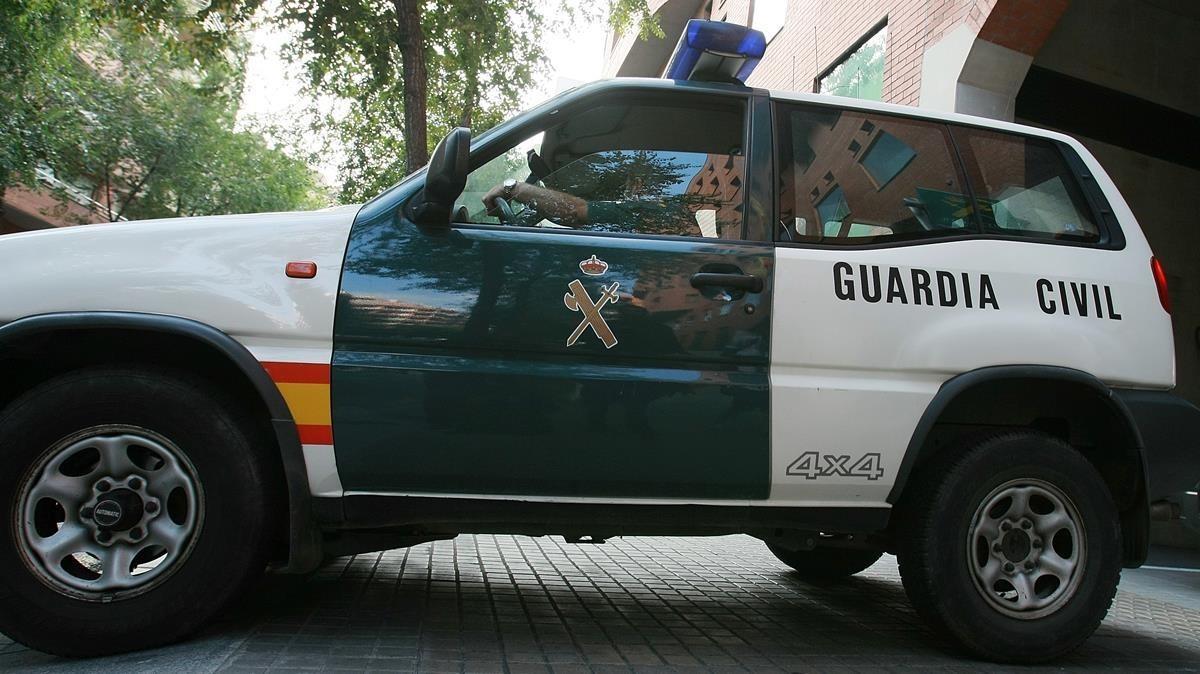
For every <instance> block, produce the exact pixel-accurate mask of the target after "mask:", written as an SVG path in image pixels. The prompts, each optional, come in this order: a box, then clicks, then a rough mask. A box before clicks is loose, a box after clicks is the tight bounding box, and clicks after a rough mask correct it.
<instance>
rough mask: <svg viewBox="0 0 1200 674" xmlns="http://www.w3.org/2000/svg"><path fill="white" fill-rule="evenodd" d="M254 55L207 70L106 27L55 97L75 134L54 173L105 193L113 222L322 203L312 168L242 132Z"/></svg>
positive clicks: (64, 137)
mask: <svg viewBox="0 0 1200 674" xmlns="http://www.w3.org/2000/svg"><path fill="white" fill-rule="evenodd" d="M245 52H246V48H245V45H244V43H243V44H237V43H232V44H231V45H230V46H229V47H228V50H227V56H226V57H225V58H221V59H215V60H213V61H211V62H209V63H207V64H206V65H200V62H198V61H197V60H195V59H194V58H191V57H190V56H188V55H186V54H182V53H179V52H176V51H174V50H171V49H163V48H162V44H161V43H160V42H159V41H158V40H156V39H154V38H153V37H152V36H149V35H143V34H141V33H139V32H137V31H132V30H130V28H129V26H128V25H126V24H122V23H118V24H116V25H114V26H113V27H111V28H110V29H109V30H105V31H101V32H100V33H98V34H97V35H95V36H94V37H93V39H92V41H91V43H90V45H89V48H88V52H87V54H86V56H85V57H83V58H79V59H76V60H74V61H73V62H72V63H71V64H70V66H69V67H67V68H65V69H64V71H63V72H62V73H61V76H60V77H59V78H58V79H57V81H56V82H55V86H54V87H53V88H52V89H50V90H48V91H47V92H46V93H47V94H48V96H49V99H48V101H47V109H50V110H55V111H57V116H58V118H59V119H60V120H62V122H63V124H62V128H63V130H64V131H63V132H61V133H59V134H58V135H57V136H56V137H55V138H54V140H53V142H52V144H51V147H52V149H53V151H52V153H51V156H52V157H53V163H51V164H50V166H51V167H52V168H53V169H54V170H55V171H56V173H57V174H59V175H61V176H72V177H79V178H82V179H86V180H88V181H89V182H90V183H91V184H92V185H93V186H95V187H96V188H97V191H98V193H99V195H100V200H101V202H102V203H104V204H105V206H106V207H107V209H108V214H109V217H110V219H113V220H116V219H119V218H121V217H127V218H142V217H168V216H171V215H209V214H217V213H235V212H253V211H262V210H291V209H295V208H303V207H310V206H316V205H320V204H321V199H320V196H319V190H318V189H317V184H316V180H315V176H314V175H313V174H312V172H311V171H309V170H308V168H307V167H306V166H305V165H304V164H303V163H302V162H300V161H298V160H295V159H291V158H290V157H289V156H288V155H286V154H285V153H283V152H282V151H280V150H278V149H275V148H271V147H269V146H268V145H267V144H266V142H265V141H264V140H263V139H262V137H261V136H260V135H258V134H255V133H251V132H247V131H235V130H234V121H235V116H236V111H237V103H238V100H239V98H240V96H241V88H242V74H243V72H244V60H245ZM67 130H75V131H76V132H77V133H79V135H72V134H70V133H67V132H66V131H67Z"/></svg>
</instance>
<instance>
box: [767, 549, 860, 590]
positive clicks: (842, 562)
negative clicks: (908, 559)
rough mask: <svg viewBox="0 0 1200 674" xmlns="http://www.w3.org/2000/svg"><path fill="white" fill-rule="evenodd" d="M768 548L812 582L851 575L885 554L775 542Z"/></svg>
mask: <svg viewBox="0 0 1200 674" xmlns="http://www.w3.org/2000/svg"><path fill="white" fill-rule="evenodd" d="M767 548H768V549H770V551H771V554H773V555H775V558H776V559H778V560H779V561H781V562H783V563H784V564H787V565H788V566H790V567H792V569H794V570H795V571H796V575H798V576H799V577H800V578H801V580H805V581H808V582H812V583H828V582H830V581H834V580H838V579H841V578H848V577H850V576H853V575H854V574H856V573H858V572H860V571H864V570H866V569H867V568H869V567H870V566H871V565H872V564H874V563H875V562H877V561H879V558H880V557H882V556H883V552H881V551H878V550H855V549H851V548H820V547H818V548H813V549H812V550H786V549H784V548H780V547H777V546H774V545H767Z"/></svg>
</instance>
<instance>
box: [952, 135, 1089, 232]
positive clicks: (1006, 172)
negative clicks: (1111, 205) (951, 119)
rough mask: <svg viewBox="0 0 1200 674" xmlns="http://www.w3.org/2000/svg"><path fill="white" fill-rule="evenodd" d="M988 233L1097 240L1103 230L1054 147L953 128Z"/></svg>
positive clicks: (1039, 140)
mask: <svg viewBox="0 0 1200 674" xmlns="http://www.w3.org/2000/svg"><path fill="white" fill-rule="evenodd" d="M952 133H953V134H954V138H955V142H957V143H958V146H959V148H960V151H961V152H962V155H963V163H964V165H965V168H966V171H967V175H968V177H969V178H970V180H971V187H972V189H973V190H974V192H975V199H976V203H977V205H978V208H979V215H980V219H981V220H982V222H983V226H984V228H985V230H986V231H991V232H992V233H999V234H1008V235H1016V236H1028V237H1034V238H1051V239H1064V240H1078V241H1097V240H1099V238H1100V229H1099V227H1097V225H1096V221H1095V219H1094V218H1093V217H1092V215H1091V209H1090V208H1088V206H1087V202H1086V201H1085V200H1084V197H1083V193H1082V191H1081V190H1080V189H1079V186H1078V184H1077V183H1076V182H1075V177H1074V175H1073V174H1072V172H1071V171H1070V169H1069V167H1068V166H1067V163H1066V161H1065V160H1064V159H1063V156H1062V153H1061V152H1060V151H1059V149H1058V147H1056V146H1055V144H1054V143H1052V142H1051V141H1048V140H1046V139H1042V138H1027V137H1024V136H1018V135H1015V134H1009V133H999V132H995V131H985V130H982V129H973V128H966V127H953V129H952Z"/></svg>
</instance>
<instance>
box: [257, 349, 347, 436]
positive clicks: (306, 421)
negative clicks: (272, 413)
mask: <svg viewBox="0 0 1200 674" xmlns="http://www.w3.org/2000/svg"><path fill="white" fill-rule="evenodd" d="M262 366H263V368H264V369H266V371H267V374H269V375H270V376H271V379H272V381H274V382H275V385H276V386H277V387H279V392H280V394H282V395H283V399H284V401H286V402H287V406H288V409H289V410H290V411H291V413H292V419H294V420H295V422H296V430H297V431H298V432H299V434H300V442H301V444H305V445H332V444H333V425H332V424H333V421H332V412H331V408H330V404H329V365H327V364H320V363H281V362H263V364H262Z"/></svg>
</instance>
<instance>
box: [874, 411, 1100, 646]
mask: <svg viewBox="0 0 1200 674" xmlns="http://www.w3.org/2000/svg"><path fill="white" fill-rule="evenodd" d="M910 489H911V490H912V491H911V492H910V493H911V494H913V499H912V500H911V501H909V502H906V503H905V505H904V511H903V517H904V519H903V520H902V526H901V528H900V530H899V531H898V534H899V540H898V543H899V555H898V557H899V562H900V575H901V578H902V580H903V583H904V589H905V591H906V593H907V594H908V597H909V600H910V601H911V602H912V604H913V606H914V608H916V610H917V612H918V613H920V614H921V615H922V616H923V617H924V618H925V619H926V620H927V621H928V622H930V623H931V624H932V625H934V626H936V627H939V628H941V629H943V630H945V631H947V632H949V633H950V635H952V636H953V637H955V638H956V639H957V640H958V641H959V642H960V643H961V644H962V645H964V646H965V647H966V648H967V649H969V650H970V651H972V652H974V653H975V654H977V655H980V656H982V657H984V658H987V659H990V660H995V661H1000V662H1011V663H1035V662H1044V661H1047V660H1051V659H1053V658H1056V657H1059V656H1061V655H1064V654H1066V653H1068V652H1070V651H1071V650H1073V649H1075V648H1076V647H1077V646H1078V645H1079V644H1081V643H1082V642H1083V641H1084V640H1085V639H1087V638H1088V636H1090V635H1091V633H1092V632H1093V631H1095V629H1096V627H1098V626H1099V624H1100V622H1101V621H1102V620H1103V619H1104V616H1105V615H1106V614H1107V612H1108V608H1109V606H1110V605H1111V604H1112V600H1113V596H1114V595H1115V593H1116V589H1117V582H1118V581H1119V579H1120V573H1121V539H1120V524H1119V520H1118V514H1117V509H1116V506H1115V504H1114V503H1113V499H1112V496H1111V494H1110V493H1109V491H1108V488H1107V486H1106V485H1105V483H1104V480H1103V479H1102V478H1101V476H1100V474H1099V472H1097V470H1096V468H1095V467H1094V466H1093V465H1092V464H1091V463H1090V462H1088V460H1087V459H1085V458H1084V457H1083V455H1081V454H1080V453H1079V452H1078V451H1076V450H1075V449H1074V448H1072V447H1071V446H1070V445H1067V444H1066V443H1064V442H1062V441H1060V440H1057V439H1055V438H1052V437H1050V436H1047V435H1043V434H1040V433H1035V432H1017V433H1006V434H1002V435H997V436H993V437H991V438H988V439H986V440H984V441H982V442H979V443H978V444H976V445H975V446H973V447H971V448H969V449H967V450H966V451H965V452H963V453H962V454H960V455H957V456H954V457H949V458H947V459H945V460H943V461H942V462H941V464H940V465H937V466H934V467H931V468H927V469H925V470H923V471H922V474H921V476H919V478H918V482H917V483H916V484H914V485H913V486H912V487H910ZM918 499H919V500H918Z"/></svg>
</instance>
